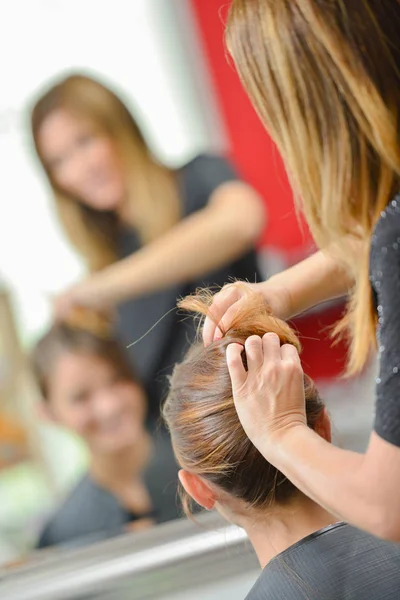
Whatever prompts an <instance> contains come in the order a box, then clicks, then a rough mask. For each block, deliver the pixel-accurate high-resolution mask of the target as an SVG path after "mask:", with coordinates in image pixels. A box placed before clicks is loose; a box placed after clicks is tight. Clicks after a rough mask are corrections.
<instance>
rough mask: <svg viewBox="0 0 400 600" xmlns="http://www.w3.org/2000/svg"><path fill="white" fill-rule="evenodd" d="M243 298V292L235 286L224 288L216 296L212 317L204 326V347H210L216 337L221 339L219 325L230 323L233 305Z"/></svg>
mask: <svg viewBox="0 0 400 600" xmlns="http://www.w3.org/2000/svg"><path fill="white" fill-rule="evenodd" d="M241 296H242V291H241V290H240V289H239V288H238V287H237V286H235V285H231V286H229V287H226V288H224V289H223V290H222V291H221V292H219V293H218V294H216V295H215V297H214V300H213V303H212V306H211V308H210V315H212V318H211V317H207V318H206V320H205V321H204V326H203V341H204V345H205V346H208V345H209V344H211V342H212V341H213V340H214V339H215V338H216V337H221V335H222V334H221V330H220V329H219V328H218V326H217V324H219V323H220V322H221V325H222V323H223V324H226V323H228V324H229V319H231V318H232V317H231V315H232V314H233V313H234V312H235V310H236V308H234V310H233V311H232V308H233V306H232V305H233V304H235V303H236V302H237V301H238V300H239V299H240V298H241Z"/></svg>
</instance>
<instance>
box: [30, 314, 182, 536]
mask: <svg viewBox="0 0 400 600" xmlns="http://www.w3.org/2000/svg"><path fill="white" fill-rule="evenodd" d="M75 313H76V311H74V313H72V314H75ZM78 316H79V315H78ZM70 318H71V317H70ZM94 321H95V325H94V326H93V322H94ZM81 322H83V323H84V324H85V325H84V327H82V325H81ZM91 322H92V325H91V329H87V327H88V324H90V323H91ZM32 362H33V368H34V373H35V375H36V378H37V381H38V384H39V386H40V390H41V393H42V398H43V404H42V412H43V413H44V414H45V416H46V417H47V418H48V419H50V420H51V421H52V422H54V423H55V424H57V425H60V426H62V427H65V428H67V429H68V430H70V431H73V432H74V433H75V434H77V435H78V436H79V437H80V438H81V439H82V440H83V442H84V443H85V445H86V446H87V448H88V450H89V455H90V465H89V470H88V472H87V473H86V474H85V475H84V476H83V477H82V478H81V479H80V481H79V482H78V484H77V485H76V486H75V487H74V489H73V490H72V491H70V492H69V493H68V496H67V498H66V499H65V500H64V501H63V502H62V504H61V506H60V507H58V508H57V510H56V512H55V514H54V515H53V516H52V517H51V519H50V520H49V522H48V523H47V525H46V526H45V527H44V529H43V531H42V533H41V535H40V539H39V541H38V547H39V548H43V547H45V546H52V545H57V544H69V545H77V544H86V543H91V542H94V541H97V540H100V539H103V538H107V537H111V536H113V535H118V534H119V533H122V532H123V531H126V530H128V529H129V530H131V531H136V530H141V529H143V528H146V527H149V526H151V525H152V524H155V523H162V522H164V521H168V520H171V519H174V518H177V517H178V512H177V507H176V482H177V469H176V467H175V461H174V459H173V456H172V453H171V449H170V444H169V441H168V440H165V439H164V438H163V436H161V435H160V436H158V437H157V436H156V437H155V438H154V436H153V438H152V437H151V436H150V434H149V432H148V431H147V430H146V427H145V417H146V411H147V401H146V396H145V393H144V391H143V389H142V387H141V386H140V384H139V383H138V382H137V380H136V379H135V378H134V377H133V376H132V369H131V367H130V365H129V364H128V362H127V357H126V355H125V353H124V352H123V351H122V349H121V347H120V346H119V344H118V343H117V342H116V341H115V339H114V338H113V337H110V335H109V333H108V332H107V330H104V326H103V327H102V328H101V327H99V319H94V318H93V317H91V316H90V314H89V313H87V311H84V313H83V318H82V316H79V319H77V317H76V316H75V317H74V322H73V323H72V322H71V324H66V323H58V324H55V325H53V327H52V328H51V329H50V331H49V332H48V333H47V334H46V335H45V336H44V337H43V338H42V339H41V340H40V341H39V342H38V344H37V345H36V347H35V349H34V352H33V361H32Z"/></svg>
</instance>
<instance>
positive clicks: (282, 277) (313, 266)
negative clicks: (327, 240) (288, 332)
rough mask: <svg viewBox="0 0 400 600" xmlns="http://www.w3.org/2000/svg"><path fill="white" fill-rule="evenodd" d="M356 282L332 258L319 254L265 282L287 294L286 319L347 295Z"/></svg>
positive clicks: (321, 252)
mask: <svg viewBox="0 0 400 600" xmlns="http://www.w3.org/2000/svg"><path fill="white" fill-rule="evenodd" d="M352 284H353V281H352V279H351V277H349V275H348V273H347V272H346V270H345V268H344V267H342V266H341V265H340V264H339V262H338V261H337V260H336V259H335V258H334V256H333V255H331V254H329V253H328V252H323V251H318V252H316V253H315V254H312V255H311V256H310V257H308V258H306V259H305V260H303V261H301V262H300V263H298V264H296V265H294V266H293V267H290V268H289V269H286V270H285V271H282V272H281V273H278V274H277V275H274V276H273V277H271V278H270V279H269V280H268V281H267V282H265V284H264V285H265V290H266V293H268V287H270V286H276V287H282V288H283V289H284V290H285V291H286V297H287V303H288V307H287V310H286V312H287V314H285V317H286V318H290V317H293V316H295V315H298V314H300V313H302V312H304V311H306V310H308V309H309V308H312V307H313V306H316V305H318V304H321V303H322V302H326V301H328V300H332V299H334V298H340V297H342V296H345V295H346V294H347V293H348V291H349V289H350V288H351V286H352Z"/></svg>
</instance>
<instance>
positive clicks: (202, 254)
mask: <svg viewBox="0 0 400 600" xmlns="http://www.w3.org/2000/svg"><path fill="white" fill-rule="evenodd" d="M31 125H32V134H33V139H34V143H35V148H36V152H37V155H38V157H39V159H40V161H41V163H42V166H43V168H44V171H45V173H46V175H47V177H48V179H49V183H50V185H51V187H52V191H53V195H54V199H55V202H56V205H57V209H58V213H59V217H60V220H61V223H62V225H63V227H64V229H65V232H66V233H67V235H68V237H69V239H70V241H71V242H72V244H73V245H74V247H75V248H76V249H77V250H78V251H79V252H80V254H81V255H82V256H83V258H84V259H85V262H86V264H87V267H88V269H89V273H90V274H89V276H88V277H86V278H85V279H84V280H83V281H80V282H78V283H77V284H75V285H73V286H72V287H71V288H70V289H68V290H66V291H65V292H64V293H63V294H62V295H61V296H60V297H59V298H58V299H57V301H56V306H55V311H56V317H58V318H59V319H62V318H64V317H66V316H67V315H68V313H69V312H70V311H71V309H72V308H73V307H75V306H84V307H88V308H93V309H97V310H107V309H112V308H114V307H116V308H117V317H118V318H117V321H118V324H117V328H118V331H119V333H120V336H121V338H122V340H123V342H124V343H125V344H127V345H128V344H131V343H133V342H136V341H137V340H139V339H140V338H141V337H142V336H144V335H145V334H146V333H147V332H148V330H149V329H150V328H151V327H152V326H153V325H154V324H155V323H156V322H157V321H158V320H159V319H160V318H161V317H164V318H163V319H162V320H161V322H160V323H159V324H158V325H157V327H155V328H154V329H153V330H152V331H151V333H149V334H148V335H147V336H145V337H144V338H143V339H142V340H141V341H139V342H138V343H137V344H135V345H134V346H133V347H132V348H131V350H130V352H131V356H132V361H133V363H134V364H135V366H136V368H137V369H138V371H139V376H140V377H141V379H142V381H143V383H144V385H145V387H146V391H147V394H148V397H149V399H150V413H151V414H150V416H151V417H155V418H157V416H158V414H159V401H160V394H162V392H163V382H164V379H165V375H166V374H167V373H168V370H169V368H170V366H172V365H173V364H174V362H175V361H176V360H178V359H179V358H180V357H181V355H182V352H183V350H184V349H185V347H186V345H187V337H188V333H189V337H190V330H188V325H186V324H182V323H180V319H179V317H178V316H177V315H176V314H175V311H172V312H171V313H169V314H166V313H168V311H170V310H171V309H173V307H174V306H175V303H176V298H177V297H178V296H181V295H185V294H186V293H188V292H189V291H192V290H193V289H194V288H195V287H197V286H198V285H201V284H210V285H213V284H217V285H223V284H224V283H226V282H228V281H229V280H230V279H231V278H240V279H248V280H249V281H255V280H256V279H257V278H258V276H257V266H256V256H255V252H254V245H255V243H256V241H257V238H258V237H259V235H260V233H261V230H262V228H263V226H264V211H263V206H262V203H261V201H260V199H259V197H258V196H257V194H256V193H255V192H254V190H253V189H251V188H250V187H249V186H248V185H246V184H245V183H243V182H241V181H240V180H239V179H238V176H237V174H236V173H235V171H234V170H233V168H232V167H231V165H230V164H228V163H227V162H226V161H225V160H223V159H221V158H217V157H213V156H206V155H202V156H197V157H196V158H194V159H193V160H191V161H190V162H189V163H187V164H185V165H183V166H182V167H181V168H180V169H178V170H172V169H169V168H167V167H166V166H164V165H162V164H161V163H160V162H158V161H157V160H156V159H155V158H154V156H153V155H152V153H151V151H150V149H149V147H148V146H147V143H146V141H145V139H144V137H143V135H142V133H141V131H140V129H139V127H138V125H137V124H136V122H135V120H134V119H133V117H132V115H131V114H130V112H129V111H128V109H127V108H126V106H125V105H124V104H123V102H122V101H121V100H120V99H119V98H118V97H117V96H116V95H115V94H114V93H113V92H112V91H111V90H109V89H108V88H107V87H105V86H104V85H102V84H100V83H99V82H97V81H95V80H93V79H91V78H89V77H86V76H83V75H72V76H69V77H67V78H66V79H64V80H62V81H60V82H59V83H58V84H57V85H55V86H54V87H52V88H51V89H50V90H48V91H47V92H46V93H45V94H44V95H43V96H42V97H41V98H40V99H39V100H38V101H37V102H36V105H35V106H34V108H33V110H32V115H31Z"/></svg>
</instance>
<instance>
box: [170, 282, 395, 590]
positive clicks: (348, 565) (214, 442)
mask: <svg viewBox="0 0 400 600" xmlns="http://www.w3.org/2000/svg"><path fill="white" fill-rule="evenodd" d="M209 300H210V298H207V294H206V295H205V296H203V295H202V294H199V295H197V296H195V297H187V298H186V299H184V300H183V301H181V303H180V307H181V308H183V309H186V310H190V311H195V312H197V313H200V314H202V315H206V314H207V313H208V307H209V304H210V302H209ZM268 332H273V333H276V334H277V335H278V336H279V338H280V341H281V344H293V345H294V346H296V347H297V348H298V347H299V342H298V340H297V338H296V335H295V333H294V331H293V330H292V329H291V328H290V327H289V325H287V324H286V323H285V322H283V321H281V320H280V319H277V318H274V317H273V316H272V315H271V313H270V311H269V308H268V306H266V305H265V300H263V299H262V297H261V296H259V295H258V294H256V293H251V292H250V293H249V296H248V299H247V302H246V303H244V304H243V306H242V308H241V309H238V312H237V314H236V317H235V318H234V319H233V322H232V324H231V326H230V327H229V329H228V330H227V331H225V332H223V335H222V338H221V339H219V340H217V341H214V342H213V343H211V344H210V345H209V346H208V347H204V345H203V343H202V342H200V341H199V342H198V343H196V344H194V345H193V346H192V347H191V349H190V350H189V351H188V353H187V354H186V357H185V358H184V360H183V362H182V363H181V364H178V365H176V367H175V369H174V372H173V375H172V377H171V380H170V391H169V395H168V397H167V399H166V402H165V405H164V409H163V412H164V418H165V420H166V422H167V425H168V427H169V430H170V433H171V437H172V445H173V448H174V451H175V456H176V458H177V460H178V463H179V464H180V466H181V467H182V470H181V471H180V472H179V479H180V482H181V484H182V486H183V488H184V490H182V494H183V496H184V506H186V510H188V507H189V505H188V500H189V497H191V498H192V499H194V500H195V501H196V502H197V503H198V504H200V505H201V506H203V507H204V508H206V509H208V510H211V509H213V508H216V509H217V510H218V511H219V512H220V513H221V514H222V515H223V516H224V517H225V518H226V519H227V520H228V521H230V522H232V523H235V524H237V525H239V526H240V527H243V528H244V529H245V530H246V532H247V534H248V537H249V539H250V542H251V543H252V545H253V547H254V550H255V552H256V554H257V557H258V559H259V562H260V564H261V567H262V568H263V571H262V573H261V575H260V577H259V579H258V580H257V582H256V584H255V586H254V587H253V589H252V590H251V591H250V593H249V595H248V597H247V598H248V599H249V600H281V599H283V598H285V600H290V599H293V600H301V599H307V600H321V599H322V598H323V599H324V600H342V599H348V600H350V599H351V600H358V599H359V600H368V599H370V598H371V599H374V600H376V599H378V598H379V599H381V598H382V599H383V598H385V599H386V600H395V599H397V598H399V590H400V546H399V545H394V544H390V543H388V542H384V541H382V540H378V539H377V538H375V537H372V536H371V535H369V534H367V533H364V532H362V531H359V530H357V529H355V528H354V527H351V526H350V525H347V524H346V523H343V522H337V519H336V518H335V516H334V515H332V514H329V513H328V512H327V511H326V510H324V508H322V507H321V506H319V505H317V504H316V503H315V502H313V501H312V500H310V499H309V498H307V497H306V496H304V495H303V494H302V493H300V492H299V491H298V490H297V489H296V488H295V487H294V485H293V484H292V483H291V482H290V481H289V480H288V479H286V477H284V476H283V475H282V474H281V473H280V472H279V471H277V470H276V469H275V467H273V466H272V465H270V464H269V463H268V462H266V460H265V459H264V458H263V457H262V456H261V454H260V453H259V452H258V450H257V449H256V448H255V447H254V446H253V445H252V443H251V442H250V440H249V439H248V438H247V436H246V434H245V432H244V430H243V428H242V426H241V424H240V422H239V419H238V416H237V413H236V410H235V406H234V402H233V398H232V387H231V380H230V376H229V372H228V368H227V364H226V357H225V353H226V348H227V346H228V345H229V344H231V343H233V342H237V343H239V344H242V345H244V342H245V340H246V339H247V338H248V337H250V336H251V335H258V336H261V337H262V336H263V335H264V334H265V333H268ZM242 360H243V364H244V367H245V368H247V359H246V353H245V350H243V353H242ZM304 390H305V398H306V409H307V417H308V425H309V427H311V428H313V429H314V430H315V431H316V432H318V433H319V435H321V436H323V437H324V438H325V439H326V440H329V441H331V431H330V422H329V417H328V414H327V412H326V409H325V407H324V404H323V402H322V401H321V399H320V397H319V395H318V390H317V389H316V387H315V385H314V383H313V382H312V381H311V380H310V378H309V377H307V375H305V376H304ZM185 491H186V494H185Z"/></svg>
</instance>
